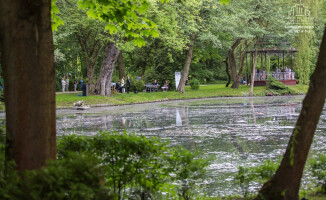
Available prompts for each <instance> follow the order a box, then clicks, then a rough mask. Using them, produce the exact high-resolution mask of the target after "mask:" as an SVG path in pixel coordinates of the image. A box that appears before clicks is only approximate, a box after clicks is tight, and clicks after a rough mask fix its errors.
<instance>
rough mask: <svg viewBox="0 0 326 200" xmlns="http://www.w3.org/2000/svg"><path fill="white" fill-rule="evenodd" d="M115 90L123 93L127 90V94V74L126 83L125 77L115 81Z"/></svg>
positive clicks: (128, 85)
mask: <svg viewBox="0 0 326 200" xmlns="http://www.w3.org/2000/svg"><path fill="white" fill-rule="evenodd" d="M115 90H116V91H119V92H120V93H125V92H127V93H128V94H129V91H130V78H129V76H128V77H127V80H126V84H125V78H124V77H122V78H121V81H118V82H117V83H115Z"/></svg>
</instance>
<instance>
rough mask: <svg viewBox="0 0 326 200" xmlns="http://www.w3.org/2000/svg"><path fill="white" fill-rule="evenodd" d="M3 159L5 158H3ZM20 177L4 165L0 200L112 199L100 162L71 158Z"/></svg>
mask: <svg viewBox="0 0 326 200" xmlns="http://www.w3.org/2000/svg"><path fill="white" fill-rule="evenodd" d="M2 157H3V155H1V158H2ZM22 173H23V174H21V173H19V172H18V171H16V170H14V164H12V163H10V165H7V169H6V176H5V174H4V162H3V159H1V163H0V199H8V200H9V199H35V200H43V199H48V200H51V199H53V200H57V199H110V198H111V196H110V195H109V193H108V191H107V188H105V187H104V185H103V184H104V174H103V169H102V167H100V166H99V165H98V161H97V159H95V158H94V157H89V156H86V155H84V154H79V155H78V156H77V155H74V154H70V155H68V156H67V157H66V158H65V159H62V160H58V161H56V162H49V163H48V165H47V167H45V168H42V169H40V170H32V171H25V172H22Z"/></svg>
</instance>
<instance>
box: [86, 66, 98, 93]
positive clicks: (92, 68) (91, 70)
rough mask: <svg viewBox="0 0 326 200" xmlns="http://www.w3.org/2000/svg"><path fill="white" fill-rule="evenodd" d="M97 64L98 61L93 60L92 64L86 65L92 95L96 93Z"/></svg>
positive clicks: (89, 89)
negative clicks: (95, 74) (95, 73)
mask: <svg viewBox="0 0 326 200" xmlns="http://www.w3.org/2000/svg"><path fill="white" fill-rule="evenodd" d="M95 64H96V60H93V61H91V62H90V63H86V74H87V75H86V77H87V79H88V91H89V92H90V93H94V90H95V84H94V81H95V77H94V72H95Z"/></svg>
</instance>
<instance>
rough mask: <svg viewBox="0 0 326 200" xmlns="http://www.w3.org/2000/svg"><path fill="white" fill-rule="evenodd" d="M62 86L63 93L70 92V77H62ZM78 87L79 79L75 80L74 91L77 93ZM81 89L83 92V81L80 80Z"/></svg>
mask: <svg viewBox="0 0 326 200" xmlns="http://www.w3.org/2000/svg"><path fill="white" fill-rule="evenodd" d="M61 85H62V92H69V75H68V74H67V75H65V76H63V77H62V80H61ZM77 85H78V80H77V78H75V80H74V91H75V92H76V91H77ZM79 87H80V88H79V89H80V90H82V89H83V79H82V78H80V80H79Z"/></svg>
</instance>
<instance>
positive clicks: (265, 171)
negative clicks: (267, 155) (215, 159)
mask: <svg viewBox="0 0 326 200" xmlns="http://www.w3.org/2000/svg"><path fill="white" fill-rule="evenodd" d="M278 166H279V163H278V162H273V161H271V160H266V161H264V162H263V163H262V164H261V165H258V166H257V167H242V166H240V167H239V168H238V173H237V175H236V176H235V179H236V181H237V182H238V183H239V185H240V188H241V190H242V192H243V195H244V197H246V196H247V195H248V193H249V185H250V184H252V183H253V182H258V183H260V184H262V183H264V182H266V181H267V180H269V179H270V178H271V177H272V176H273V174H274V173H275V172H276V170H277V168H278Z"/></svg>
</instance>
